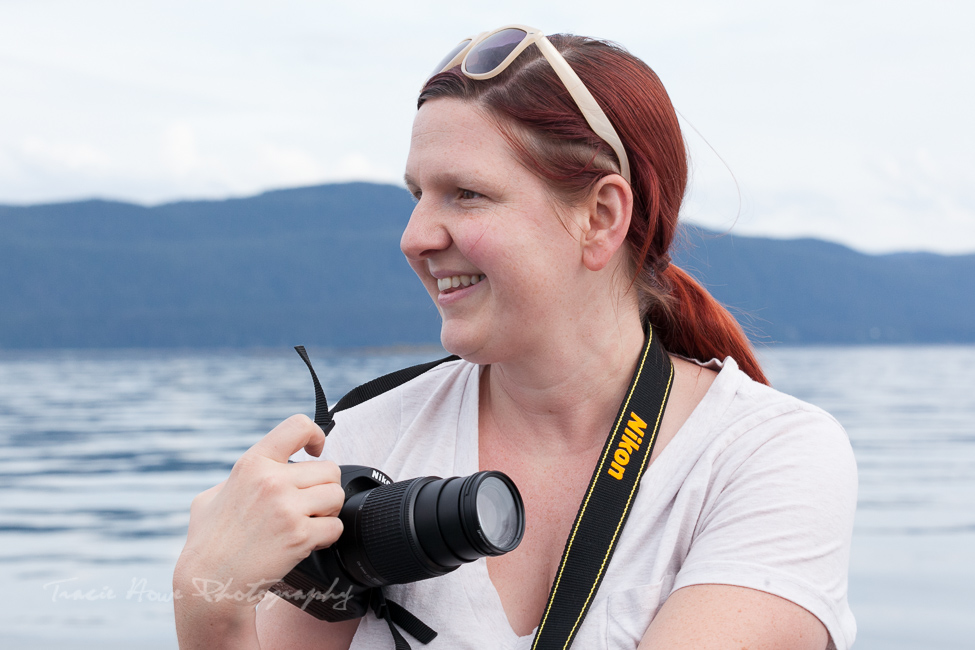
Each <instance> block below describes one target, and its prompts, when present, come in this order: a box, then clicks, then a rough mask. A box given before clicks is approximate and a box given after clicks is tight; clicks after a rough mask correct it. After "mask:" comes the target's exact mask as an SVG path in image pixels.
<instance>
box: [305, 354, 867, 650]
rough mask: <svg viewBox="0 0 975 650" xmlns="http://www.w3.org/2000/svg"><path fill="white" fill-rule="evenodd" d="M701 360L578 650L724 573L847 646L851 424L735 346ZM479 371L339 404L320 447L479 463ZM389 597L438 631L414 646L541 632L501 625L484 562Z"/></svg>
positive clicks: (408, 470)
mask: <svg viewBox="0 0 975 650" xmlns="http://www.w3.org/2000/svg"><path fill="white" fill-rule="evenodd" d="M705 365H706V366H707V367H710V368H712V369H715V370H720V372H719V374H718V376H717V378H716V379H715V381H714V383H713V384H712V386H711V388H710V389H709V390H708V392H707V394H706V395H705V396H704V399H703V400H702V401H701V403H700V404H699V405H698V406H697V408H696V409H695V410H694V412H693V413H692V414H691V416H690V417H689V418H688V420H687V422H685V424H684V425H683V426H682V427H681V429H680V431H679V432H678V433H677V435H676V436H675V437H674V438H673V439H672V440H671V441H670V443H669V444H668V445H667V446H666V447H665V448H664V450H663V451H662V452H661V453H660V456H659V457H658V458H657V459H656V460H654V462H653V463H652V464H651V465H650V466H649V467H648V468H647V470H646V473H645V474H644V476H643V479H642V482H641V485H640V489H639V492H638V495H637V498H636V500H635V503H634V505H633V509H632V511H631V514H630V516H629V519H628V520H627V523H626V526H625V527H624V529H623V533H622V535H621V536H620V539H619V543H618V546H617V548H616V552H615V555H614V556H613V559H612V561H611V562H610V565H609V567H608V569H607V570H606V575H605V578H604V579H603V582H602V584H601V586H600V587H599V590H598V592H597V594H596V596H595V598H594V600H593V603H592V606H591V607H590V609H589V613H588V614H587V616H586V618H585V620H584V622H583V624H582V626H581V627H580V629H579V632H578V634H577V636H576V639H575V641H574V643H573V647H575V648H585V649H586V650H589V649H593V648H609V649H612V650H616V649H619V648H636V647H637V645H638V644H639V643H640V640H641V639H642V638H643V635H644V634H645V632H646V630H647V628H648V626H649V625H650V621H651V620H652V619H653V617H654V615H655V614H656V613H657V611H658V609H659V608H660V606H661V605H663V603H664V601H666V600H667V597H668V596H669V595H670V594H671V593H673V592H674V591H675V590H677V589H680V588H681V587H686V586H688V585H695V584H727V585H738V586H742V587H750V588H753V589H758V590H761V591H765V592H768V593H771V594H775V595H777V596H781V597H782V598H785V599H787V600H790V601H792V602H794V603H796V604H798V605H800V606H802V607H803V608H805V609H807V610H808V611H810V612H812V613H813V614H814V615H815V616H816V617H817V618H818V619H819V620H820V621H822V622H823V624H824V625H825V626H826V629H827V630H828V631H829V634H830V637H831V644H830V646H829V647H830V648H834V647H835V648H836V649H838V650H845V649H846V648H849V647H850V645H851V644H852V643H853V639H854V636H855V634H856V623H855V621H854V619H853V614H852V613H851V612H850V608H849V605H848V603H847V571H848V566H849V555H850V538H851V534H852V529H853V514H854V510H855V507H856V492H857V476H856V465H855V462H854V459H853V452H852V449H851V447H850V443H849V440H848V438H847V435H846V432H845V431H844V430H843V428H842V427H841V426H840V424H839V423H838V422H837V421H836V420H835V419H834V418H833V417H831V416H830V415H829V414H827V413H825V412H824V411H822V410H821V409H819V408H816V407H814V406H811V405H809V404H806V403H804V402H801V401H799V400H797V399H795V398H793V397H789V396H787V395H783V394H782V393H779V392H778V391H775V390H773V389H771V388H769V387H767V386H764V385H762V384H758V383H756V382H753V381H752V380H751V379H749V378H748V376H747V375H745V374H744V373H743V372H742V371H741V370H739V368H738V366H737V364H736V363H735V362H734V360H733V359H731V358H730V357H729V358H727V359H725V361H724V362H719V361H717V360H712V361H711V362H710V363H708V364H705ZM479 370H480V369H479V367H478V366H476V365H473V364H471V363H468V362H466V361H455V362H448V363H445V364H442V365H440V366H438V367H436V368H435V369H433V370H431V371H429V372H427V373H425V374H423V375H421V376H420V377H418V378H416V379H414V380H413V381H411V382H409V383H407V384H404V385H402V386H400V387H398V388H396V389H394V390H392V391H390V392H388V393H385V394H383V395H380V396H379V397H376V398H374V399H372V400H370V401H368V402H365V403H363V404H360V405H359V406H356V407H353V408H351V409H348V410H346V411H342V412H340V413H338V414H336V422H337V425H336V427H335V429H334V431H333V432H332V433H331V435H329V437H328V439H327V442H326V447H325V451H324V453H323V454H322V456H321V457H322V458H327V459H330V460H334V461H335V462H337V463H339V464H357V465H367V466H372V467H376V468H378V469H381V470H382V471H384V472H386V473H387V474H388V475H389V476H390V477H392V478H393V480H394V481H399V480H404V479H409V478H414V477H418V476H440V477H448V476H467V475H469V474H473V473H474V472H477V471H478V469H479V467H478V445H477V431H478V395H479V391H478V383H479V377H480V371H479ZM607 434H608V431H607ZM295 458H296V460H297V459H302V460H304V459H308V458H309V457H308V456H307V455H305V454H304V452H301V454H299V455H297V456H295ZM587 479H588V477H587ZM559 550H560V551H561V549H559ZM387 594H388V596H389V597H390V598H392V599H393V600H395V601H396V602H398V603H400V604H401V605H404V606H405V607H406V608H407V609H408V610H410V611H411V612H412V613H413V614H415V615H416V616H418V617H419V618H420V620H422V621H423V622H424V623H426V624H427V625H429V626H430V627H432V628H433V629H434V630H436V631H437V632H438V633H439V635H438V636H437V638H436V639H435V640H434V641H433V642H432V643H430V644H429V645H427V646H421V645H420V644H419V643H418V642H414V643H413V645H414V647H423V648H429V649H430V650H437V649H439V648H444V649H448V648H449V649H451V650H454V649H457V648H492V649H493V648H499V649H501V648H504V649H511V650H516V649H517V650H522V649H524V650H527V649H528V648H530V646H531V642H532V639H533V636H534V632H533V633H532V634H529V635H527V636H524V637H519V636H518V635H517V634H516V633H515V632H514V631H513V630H512V629H511V626H510V625H509V624H508V619H507V617H506V615H505V612H504V609H503V607H502V604H501V599H500V597H499V596H498V593H497V591H496V590H495V588H494V585H493V583H492V582H491V580H490V577H489V576H488V571H487V564H486V562H485V561H484V559H481V560H478V561H475V562H472V563H470V564H467V565H464V566H461V567H460V568H459V569H457V570H456V571H453V572H451V573H449V574H447V575H445V576H441V577H438V578H433V579H430V580H424V581H421V582H415V583H411V584H406V585H393V586H390V587H388V588H387ZM834 644H835V645H834ZM351 647H352V648H353V649H354V650H365V649H369V650H372V649H375V650H389V648H391V647H392V638H391V636H390V632H389V628H388V627H387V624H386V622H385V621H380V620H378V619H376V617H375V616H374V615H373V614H371V613H370V614H369V615H368V616H366V617H365V618H364V619H363V620H362V621H361V622H360V624H359V628H358V631H357V633H356V635H355V639H354V641H353V642H352V646H351Z"/></svg>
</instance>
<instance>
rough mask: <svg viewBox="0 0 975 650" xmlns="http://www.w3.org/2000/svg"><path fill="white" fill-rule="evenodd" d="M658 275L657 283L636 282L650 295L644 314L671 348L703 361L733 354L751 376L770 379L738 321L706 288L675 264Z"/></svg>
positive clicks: (766, 380) (764, 380)
mask: <svg viewBox="0 0 975 650" xmlns="http://www.w3.org/2000/svg"><path fill="white" fill-rule="evenodd" d="M656 277H657V278H659V281H658V282H653V285H656V286H651V287H648V286H646V285H647V284H648V283H646V279H645V278H641V279H640V280H643V281H639V280H638V281H637V285H638V286H639V285H643V286H642V287H640V288H641V289H642V291H641V293H643V295H647V296H648V297H650V299H649V300H648V301H647V302H648V304H647V305H646V307H645V311H646V313H645V314H644V315H645V316H646V317H647V318H649V319H650V322H651V323H652V324H653V326H654V328H655V329H656V331H658V332H659V333H660V339H661V341H662V342H663V344H664V348H665V349H666V350H667V351H668V352H673V353H674V354H679V355H681V356H684V357H689V358H691V359H699V360H701V361H707V360H708V359H724V358H725V357H731V358H732V359H734V360H735V362H736V363H737V364H738V367H739V368H741V370H742V371H743V372H744V373H745V374H747V375H748V376H749V377H751V378H752V379H754V380H755V381H757V382H760V383H763V384H768V383H769V382H768V379H766V378H765V374H764V373H763V372H762V368H761V366H760V365H759V363H758V360H757V359H756V358H755V354H754V352H753V351H752V347H751V344H750V343H749V342H748V338H747V337H746V336H745V333H744V332H743V331H742V329H741V326H740V325H739V324H738V321H736V320H735V317H734V316H732V315H731V314H730V313H729V312H728V310H727V309H725V308H724V307H722V306H721V303H719V302H718V301H717V300H715V299H714V297H713V296H711V294H710V293H708V291H707V289H705V288H704V287H702V286H701V285H700V284H698V282H697V281H696V280H695V279H694V278H692V277H691V276H690V275H688V274H687V273H686V272H685V271H684V270H682V269H680V268H678V267H677V266H675V265H673V264H670V265H668V266H667V267H666V268H665V269H664V270H663V271H662V272H659V273H657V274H656Z"/></svg>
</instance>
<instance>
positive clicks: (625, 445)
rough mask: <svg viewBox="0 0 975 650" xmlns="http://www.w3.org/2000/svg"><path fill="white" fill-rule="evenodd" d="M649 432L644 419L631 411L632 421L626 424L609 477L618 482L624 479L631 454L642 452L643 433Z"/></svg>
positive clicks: (614, 455)
mask: <svg viewBox="0 0 975 650" xmlns="http://www.w3.org/2000/svg"><path fill="white" fill-rule="evenodd" d="M646 430H647V423H646V422H644V421H643V419H642V418H641V417H640V416H639V415H637V414H636V413H634V412H633V411H630V421H629V422H627V423H626V429H625V430H624V431H623V435H622V437H621V440H620V443H619V445H618V446H617V447H616V451H615V452H614V453H613V462H612V463H610V466H609V469H608V470H607V471H608V472H609V475H610V476H612V477H613V478H615V479H616V480H622V479H623V472H625V471H626V464H627V463H629V462H630V454H633V453H636V452H638V451H640V445H642V444H643V433H644V432H645V431H646Z"/></svg>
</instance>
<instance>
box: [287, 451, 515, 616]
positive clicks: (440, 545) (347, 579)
mask: <svg viewBox="0 0 975 650" xmlns="http://www.w3.org/2000/svg"><path fill="white" fill-rule="evenodd" d="M341 470H342V478H341V485H342V488H343V489H344V490H345V504H344V505H343V506H342V510H341V512H340V513H339V518H340V519H341V520H342V524H343V525H344V527H345V528H344V530H343V532H342V535H341V537H339V539H338V540H337V541H336V542H335V543H334V544H333V545H332V546H330V547H329V548H327V549H323V550H320V551H314V552H313V553H312V554H311V555H309V556H308V557H307V558H305V559H304V560H302V561H301V562H299V563H298V565H297V566H295V568H294V569H292V570H291V572H290V573H288V574H287V575H286V576H285V577H284V578H283V579H282V580H281V581H280V582H278V583H277V584H275V585H274V586H272V587H271V589H270V590H271V591H272V592H273V593H275V594H277V595H278V596H280V597H281V598H283V599H285V600H287V601H288V602H290V603H291V604H293V605H295V606H296V607H300V608H301V609H303V610H305V611H306V612H308V613H309V614H311V615H312V616H314V617H316V618H318V619H321V620H325V621H344V620H348V619H352V618H359V617H362V616H364V615H365V613H366V611H367V610H368V609H369V606H370V598H371V597H372V592H373V590H374V589H375V588H377V587H383V586H385V585H391V584H403V583H408V582H416V581H418V580H426V579H428V578H435V577H437V576H441V575H444V574H446V573H449V572H450V571H453V570H454V569H456V568H457V567H459V566H460V565H462V564H466V563H468V562H473V561H474V560H477V559H479V558H482V557H486V556H498V555H504V554H505V553H508V552H509V551H512V550H514V549H515V548H516V547H517V546H518V544H519V543H520V542H521V538H522V536H523V535H524V533H525V507H524V503H523V502H522V500H521V495H520V494H519V492H518V488H517V487H516V486H515V484H514V482H513V481H512V480H511V479H510V478H508V477H507V476H506V475H505V474H503V473H502V472H496V471H485V472H477V473H475V474H471V475H470V476H466V477H456V476H455V477H451V478H439V477H437V476H425V477H419V478H413V479H409V480H405V481H399V482H396V483H394V482H393V481H392V480H391V479H390V478H389V477H388V476H387V475H386V474H384V473H383V472H381V471H379V470H377V469H374V468H372V467H363V466H361V465H342V466H341Z"/></svg>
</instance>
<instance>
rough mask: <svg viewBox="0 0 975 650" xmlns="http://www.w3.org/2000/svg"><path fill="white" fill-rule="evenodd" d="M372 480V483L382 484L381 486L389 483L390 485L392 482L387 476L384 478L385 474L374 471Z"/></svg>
mask: <svg viewBox="0 0 975 650" xmlns="http://www.w3.org/2000/svg"><path fill="white" fill-rule="evenodd" d="M372 479H373V480H374V481H378V482H379V483H382V484H383V485H389V484H390V483H392V481H390V480H389V477H388V476H386V475H385V474H383V473H382V472H380V471H379V470H376V469H374V470H372Z"/></svg>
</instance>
